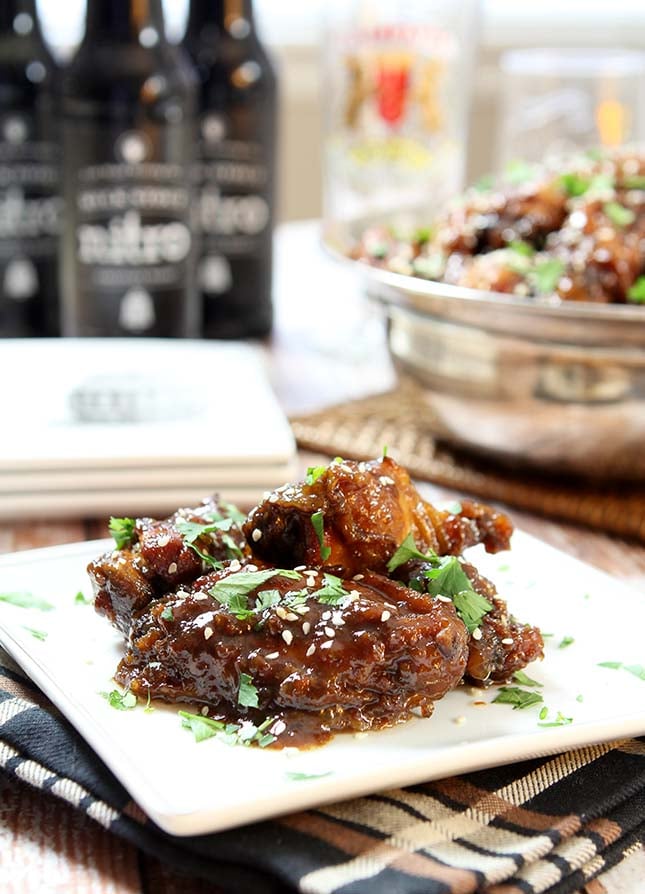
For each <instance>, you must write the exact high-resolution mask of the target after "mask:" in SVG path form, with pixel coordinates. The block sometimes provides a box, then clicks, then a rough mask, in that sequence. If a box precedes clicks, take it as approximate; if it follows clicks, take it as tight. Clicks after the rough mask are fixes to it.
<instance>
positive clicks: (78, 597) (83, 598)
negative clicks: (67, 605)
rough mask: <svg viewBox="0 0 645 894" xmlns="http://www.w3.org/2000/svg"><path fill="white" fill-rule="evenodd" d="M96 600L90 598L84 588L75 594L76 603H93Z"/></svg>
mask: <svg viewBox="0 0 645 894" xmlns="http://www.w3.org/2000/svg"><path fill="white" fill-rule="evenodd" d="M93 602H94V600H93V599H88V598H87V596H86V595H85V593H83V592H82V590H79V591H78V593H77V594H76V596H74V603H75V605H92V603H93Z"/></svg>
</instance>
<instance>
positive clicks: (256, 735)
mask: <svg viewBox="0 0 645 894" xmlns="http://www.w3.org/2000/svg"><path fill="white" fill-rule="evenodd" d="M179 716H180V717H181V725H182V727H183V728H184V729H189V730H190V731H191V732H192V734H193V736H194V737H195V741H196V742H203V741H204V739H212V738H213V737H214V736H217V738H218V739H219V740H220V741H222V742H225V743H226V744H227V745H245V746H249V745H251V744H252V743H254V742H255V743H256V744H257V745H259V746H260V748H266V746H267V745H270V744H271V743H272V742H275V740H276V736H274V735H272V734H271V733H269V732H267V729H268V727H270V726H271V725H272V724H273V723H275V717H268V718H267V719H266V720H264V721H263V722H262V723H261V724H260V725H259V726H256V725H255V724H254V723H251V721H249V720H245V721H244V722H243V723H224V722H223V721H222V720H213V719H212V718H211V717H204V716H203V714H191V713H189V712H188V711H180V712H179Z"/></svg>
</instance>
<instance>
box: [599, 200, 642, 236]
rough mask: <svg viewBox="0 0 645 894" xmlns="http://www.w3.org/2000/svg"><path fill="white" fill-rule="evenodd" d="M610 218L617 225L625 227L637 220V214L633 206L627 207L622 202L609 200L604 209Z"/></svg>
mask: <svg viewBox="0 0 645 894" xmlns="http://www.w3.org/2000/svg"><path fill="white" fill-rule="evenodd" d="M602 210H603V211H604V212H605V214H606V215H607V217H608V218H609V220H610V221H611V222H612V223H613V224H614V225H615V226H617V227H620V228H621V229H624V227H628V226H629V225H630V224H633V223H634V221H635V220H636V215H635V214H634V212H633V211H632V209H631V208H625V206H624V205H621V204H620V202H607V204H606V205H603V209H602Z"/></svg>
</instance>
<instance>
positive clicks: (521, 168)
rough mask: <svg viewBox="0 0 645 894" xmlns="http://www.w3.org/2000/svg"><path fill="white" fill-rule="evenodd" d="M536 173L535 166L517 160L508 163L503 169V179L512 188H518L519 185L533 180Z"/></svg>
mask: <svg viewBox="0 0 645 894" xmlns="http://www.w3.org/2000/svg"><path fill="white" fill-rule="evenodd" d="M536 172H537V168H536V166H535V165H531V164H529V163H528V162H526V161H522V160H520V159H517V160H515V161H509V163H508V164H507V165H506V168H505V169H504V177H505V179H506V180H507V181H508V182H509V183H511V184H512V185H513V186H519V185H520V184H521V183H526V182H527V181H529V180H533V178H534V177H535V175H536Z"/></svg>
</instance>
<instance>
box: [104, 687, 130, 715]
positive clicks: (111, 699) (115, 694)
mask: <svg viewBox="0 0 645 894" xmlns="http://www.w3.org/2000/svg"><path fill="white" fill-rule="evenodd" d="M101 695H102V696H103V698H104V699H105V700H106V701H107V703H108V705H109V706H110V707H111V708H116V710H117V711H129V710H130V709H131V708H134V707H136V704H137V697H136V695H135V694H134V692H130V690H129V689H128V690H126V692H119V690H118V689H113V690H112V692H102V693H101Z"/></svg>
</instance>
